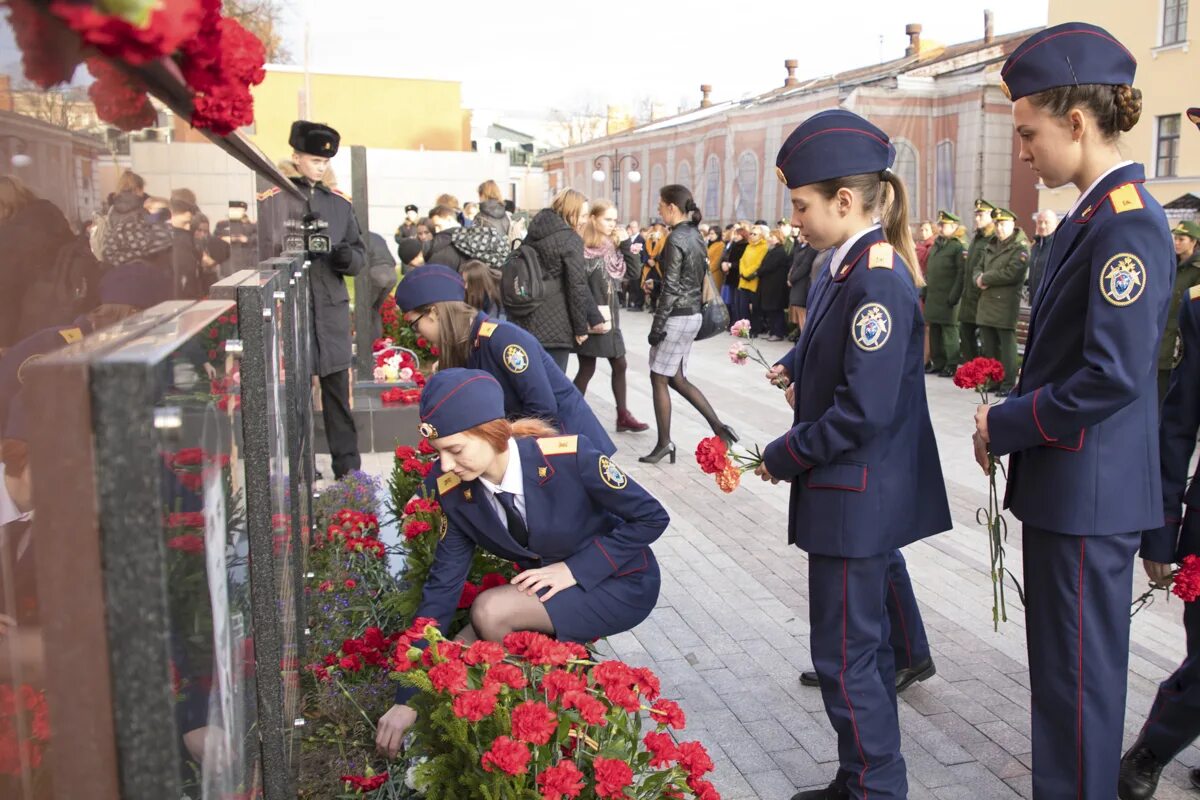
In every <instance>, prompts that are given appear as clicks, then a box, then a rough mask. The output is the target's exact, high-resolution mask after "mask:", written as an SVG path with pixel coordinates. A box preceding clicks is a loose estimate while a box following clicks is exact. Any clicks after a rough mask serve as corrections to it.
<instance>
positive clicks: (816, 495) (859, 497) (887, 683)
mask: <svg viewBox="0 0 1200 800" xmlns="http://www.w3.org/2000/svg"><path fill="white" fill-rule="evenodd" d="M895 157H896V151H895V148H893V147H892V144H891V142H890V141H889V140H888V137H887V134H885V133H884V132H883V131H881V130H880V129H879V128H877V127H875V126H874V125H872V124H871V123H869V122H867V121H866V120H865V119H863V118H862V117H860V116H858V115H856V114H852V113H851V112H849V111H843V110H840V109H838V110H833V111H823V112H821V113H819V114H816V115H814V116H813V117H811V118H809V119H808V120H807V121H805V122H804V123H803V124H802V125H800V127H798V128H796V130H794V131H793V132H792V134H791V136H789V137H788V139H787V141H786V142H784V144H783V147H782V148H781V149H780V151H779V155H778V156H777V158H776V161H775V163H776V174H777V175H778V177H779V179H780V180H781V181H782V182H784V183H785V184H786V185H787V187H788V189H789V190H790V191H791V200H792V222H793V223H794V224H795V225H796V227H797V228H798V229H799V230H800V231H801V232H802V233H803V234H804V235H805V237H807V238H808V241H809V242H810V243H811V245H812V246H813V247H814V248H816V249H818V250H823V249H826V248H831V249H832V251H833V252H832V255H831V256H830V257H829V259H828V260H826V261H825V263H823V264H821V265H820V266H819V267H818V270H819V272H818V274H817V276H816V277H815V279H814V281H813V289H812V292H811V295H810V297H811V300H810V304H809V309H808V320H807V323H806V324H805V327H804V331H803V332H802V333H801V335H800V341H799V342H798V343H797V344H796V346H795V347H794V348H793V349H792V352H791V353H789V354H788V356H787V357H785V358H784V359H783V360H782V361H780V362H779V364H778V365H777V366H776V367H775V368H774V369H773V370H772V371H771V372H772V377H773V378H778V377H781V376H786V377H788V378H791V379H792V380H793V384H792V385H793V387H794V389H793V391H794V395H793V406H794V409H795V410H794V417H793V420H794V421H793V427H792V429H791V430H789V431H788V432H787V433H786V434H784V435H783V436H781V437H779V438H778V439H776V440H775V441H774V442H771V444H769V445H767V447H766V449H765V451H764V460H763V464H762V466H760V467H759V468H758V470H757V472H758V474H759V475H760V476H762V478H763V479H764V480H771V481H775V482H778V481H780V480H785V481H789V482H790V483H791V485H792V489H791V492H792V496H791V506H790V509H789V515H788V541H789V542H790V543H793V544H796V545H797V546H798V547H800V548H801V549H803V550H805V551H806V552H807V553H808V586H809V626H810V630H811V637H812V641H811V645H812V655H813V666H814V667H815V668H816V672H817V677H818V680H819V682H820V686H821V695H822V697H823V699H824V701H825V709H826V712H827V713H828V715H829V721H830V723H831V724H832V725H833V727H834V730H835V731H836V732H837V738H838V756H839V761H840V764H839V769H838V772H837V775H836V776H835V777H834V780H833V783H831V784H830V785H829V787H827V788H825V789H818V790H814V791H805V792H800V793H799V794H797V795H795V797H794V798H793V800H841V799H842V798H849V797H853V798H858V799H859V800H861V798H865V797H867V796H870V797H871V798H872V799H873V800H874V798H879V800H889V799H890V798H906V797H907V796H908V781H907V776H906V774H905V767H904V758H903V757H902V756H901V755H900V726H899V719H898V716H897V711H896V684H895V661H894V659H893V658H892V656H891V653H890V646H889V644H888V617H887V614H886V613H885V610H884V609H885V597H886V593H887V585H888V569H889V566H890V565H891V564H892V562H893V560H894V559H895V558H896V557H897V556H898V552H897V549H898V548H900V547H903V546H904V545H906V544H909V543H911V542H914V541H917V540H918V539H922V538H924V537H926V536H930V535H932V534H935V533H939V532H941V531H944V530H948V529H949V528H950V526H951V522H950V508H949V505H948V504H947V501H946V486H945V484H944V483H943V481H942V470H941V465H940V462H939V460H938V451H937V442H936V441H935V440H934V437H933V425H932V424H931V423H930V420H929V405H928V402H927V400H926V398H925V368H924V367H925V364H924V362H925V322H924V319H923V318H922V316H921V307H920V304H919V302H918V298H917V287H918V286H920V285H921V284H922V281H921V276H920V272H918V271H917V259H916V255H915V254H914V252H913V241H912V233H911V231H910V230H909V226H908V218H907V217H908V215H907V208H908V193H907V192H906V191H905V188H904V184H903V183H902V182H901V180H900V178H899V177H898V176H897V175H896V174H895V173H894V172H892V171H891V169H890V167H891V165H892V162H893V161H894V160H895ZM889 186H890V187H891V191H890V193H889V192H888V188H887V187H889ZM889 194H890V196H889ZM879 216H882V217H883V220H884V228H883V229H881V228H880V226H879V225H878V224H876V223H874V222H873V220H874V219H875V218H877V217H879Z"/></svg>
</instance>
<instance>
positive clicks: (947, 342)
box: [925, 211, 967, 378]
mask: <svg viewBox="0 0 1200 800" xmlns="http://www.w3.org/2000/svg"><path fill="white" fill-rule="evenodd" d="M937 226H938V236H937V239H935V240H934V242H933V246H932V247H931V248H930V249H929V260H928V261H927V262H926V270H925V272H926V281H927V284H926V286H925V322H926V323H927V324H928V325H929V361H930V363H929V368H928V369H927V370H926V371H927V372H936V373H937V374H939V375H941V376H942V377H943V378H948V377H951V376H952V375H954V370H955V369H956V368H957V367H958V356H959V349H958V301H959V299H960V298H961V297H962V293H963V268H964V267H965V266H966V262H967V252H966V250H965V249H964V248H963V243H962V240H961V239H959V238H958V228H959V219H958V217H956V216H954V215H953V214H951V213H950V212H949V211H939V212H938V218H937Z"/></svg>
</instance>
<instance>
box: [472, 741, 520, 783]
mask: <svg viewBox="0 0 1200 800" xmlns="http://www.w3.org/2000/svg"><path fill="white" fill-rule="evenodd" d="M480 763H481V764H482V765H483V769H484V771H486V772H492V771H493V770H492V767H493V766H496V767H499V768H500V769H501V770H502V771H504V772H507V773H508V774H509V775H524V774H525V773H526V772H527V771H528V767H529V748H528V747H526V746H525V745H523V744H521V743H520V742H514V741H513V740H512V739H510V738H508V737H507V736H497V737H496V740H495V741H494V742H492V749H490V750H488V751H487V752H486V753H484V754H483V758H481V759H480Z"/></svg>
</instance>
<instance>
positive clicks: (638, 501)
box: [376, 267, 670, 753]
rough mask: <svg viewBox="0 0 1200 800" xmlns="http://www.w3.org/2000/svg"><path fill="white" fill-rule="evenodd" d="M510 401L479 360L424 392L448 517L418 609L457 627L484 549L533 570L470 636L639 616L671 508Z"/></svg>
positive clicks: (593, 631)
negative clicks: (509, 408) (511, 416)
mask: <svg viewBox="0 0 1200 800" xmlns="http://www.w3.org/2000/svg"><path fill="white" fill-rule="evenodd" d="M422 269H428V267H422ZM405 280H406V281H407V280H408V278H405ZM504 406H505V404H504V390H503V389H502V388H501V386H500V384H499V383H498V382H497V381H496V379H495V378H494V377H493V376H492V375H490V374H488V373H486V372H482V371H480V370H473V369H460V368H454V367H452V368H449V369H445V370H439V371H438V372H437V373H436V374H435V375H434V376H433V377H432V378H430V379H429V383H427V384H426V386H425V391H424V392H423V393H422V394H421V406H420V415H421V433H422V434H423V435H425V436H427V437H428V438H429V442H430V444H432V445H433V447H434V449H436V450H437V451H438V457H439V460H438V466H437V467H436V468H435V469H434V470H433V472H432V473H431V474H430V475H429V477H428V478H427V479H426V481H425V491H426V493H427V495H428V496H430V497H436V498H437V500H438V502H439V503H440V504H441V507H442V513H443V514H444V515H445V519H446V527H445V529H444V530H443V533H442V540H441V542H440V543H439V544H438V547H437V552H436V553H435V554H434V562H433V566H432V567H431V568H430V571H429V578H428V580H427V581H426V583H425V587H424V591H423V593H422V595H421V604H420V606H419V607H418V609H417V612H416V617H418V618H419V617H431V618H433V619H435V620H437V622H438V626H439V627H440V628H442V629H443V631H444V632H445V633H447V634H450V633H451V631H446V630H445V627H446V625H448V624H449V622H450V619H451V618H452V617H453V616H454V612H455V610H456V609H457V607H458V599H459V597H460V595H461V594H462V586H463V581H464V580H465V579H466V577H467V573H468V571H469V570H470V568H471V563H472V561H473V560H474V556H475V550H476V548H482V549H484V550H487V551H488V552H490V553H493V554H495V555H497V556H500V557H501V558H504V559H507V560H510V561H514V562H516V563H517V564H518V565H520V566H521V567H522V568H523V570H524V571H522V572H521V573H520V574H518V575H517V577H515V578H513V580H512V583H511V584H509V585H506V586H498V587H495V588H493V589H489V590H487V591H486V592H483V593H481V594H480V595H479V597H477V598H476V600H475V602H474V603H473V604H472V606H471V623H470V625H469V626H468V627H467V628H466V629H464V630H463V631H462V632H459V634H458V638H460V639H462V640H463V641H468V642H469V641H474V640H476V639H486V640H489V641H500V640H501V639H503V638H504V636H505V635H507V634H509V633H512V632H513V631H539V632H541V633H545V634H550V635H553V636H555V637H557V638H558V639H560V640H563V641H569V642H589V641H592V640H593V639H597V638H599V637H601V636H611V635H613V634H616V633H620V632H622V631H627V630H629V629H631V628H633V627H634V626H636V625H637V624H639V623H640V622H642V620H644V619H645V618H646V617H647V616H649V615H650V612H651V610H653V608H654V604H655V603H656V602H657V600H658V588H659V571H658V562H657V561H656V560H655V558H654V553H653V551H652V550H651V549H650V545H651V543H653V542H654V541H655V540H656V539H658V537H659V536H661V535H662V532H663V531H664V530H666V528H667V524H668V522H669V521H670V518H669V517H668V516H667V512H666V511H665V510H664V509H663V507H662V505H661V504H660V503H659V502H658V501H657V500H655V499H654V497H652V496H651V495H650V493H649V492H647V491H646V490H645V489H643V488H642V487H641V486H639V485H638V484H637V483H636V482H635V481H633V480H632V479H631V478H630V477H629V476H628V475H626V474H625V473H624V472H622V471H621V469H620V467H618V466H617V465H616V464H615V463H613V461H612V460H611V459H610V458H609V457H608V456H607V455H606V454H605V453H603V452H601V451H600V450H599V449H598V448H597V447H596V446H595V445H594V444H592V442H591V440H589V439H588V437H586V436H579V435H573V436H559V435H558V432H557V431H555V430H554V429H553V428H551V427H550V426H549V425H547V424H546V423H545V422H543V421H541V420H537V419H525V420H518V421H516V422H512V423H510V422H509V421H508V420H507V419H505V407H504ZM414 694H416V692H415V691H414V690H411V689H406V688H404V687H401V688H400V690H399V691H398V692H397V693H396V703H397V705H395V706H393V707H392V708H391V709H390V710H389V711H388V712H387V713H386V714H384V716H383V718H382V719H381V720H380V723H379V727H378V730H377V736H376V742H377V744H378V745H379V747H380V748H381V749H383V750H385V751H387V752H389V753H395V751H396V749H397V748H398V747H399V745H400V741H401V740H402V739H403V737H404V732H405V731H406V730H407V729H408V727H409V726H410V725H411V724H412V723H413V721H414V720H415V719H416V711H414V710H413V709H412V708H411V707H409V706H406V705H403V703H405V702H407V701H408V700H409V699H410V698H411V697H412V696H413V695H414Z"/></svg>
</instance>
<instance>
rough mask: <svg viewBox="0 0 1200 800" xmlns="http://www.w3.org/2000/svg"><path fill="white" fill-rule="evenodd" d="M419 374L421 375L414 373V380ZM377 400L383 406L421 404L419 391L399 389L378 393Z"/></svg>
mask: <svg viewBox="0 0 1200 800" xmlns="http://www.w3.org/2000/svg"><path fill="white" fill-rule="evenodd" d="M420 374H421V373H419V372H417V373H415V374H414V379H415V376H416V375H420ZM379 399H380V400H381V401H382V402H383V404H384V405H403V406H415V405H416V404H417V403H419V402H421V390H420V389H400V388H396V389H387V390H385V391H383V392H380V394H379Z"/></svg>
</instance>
